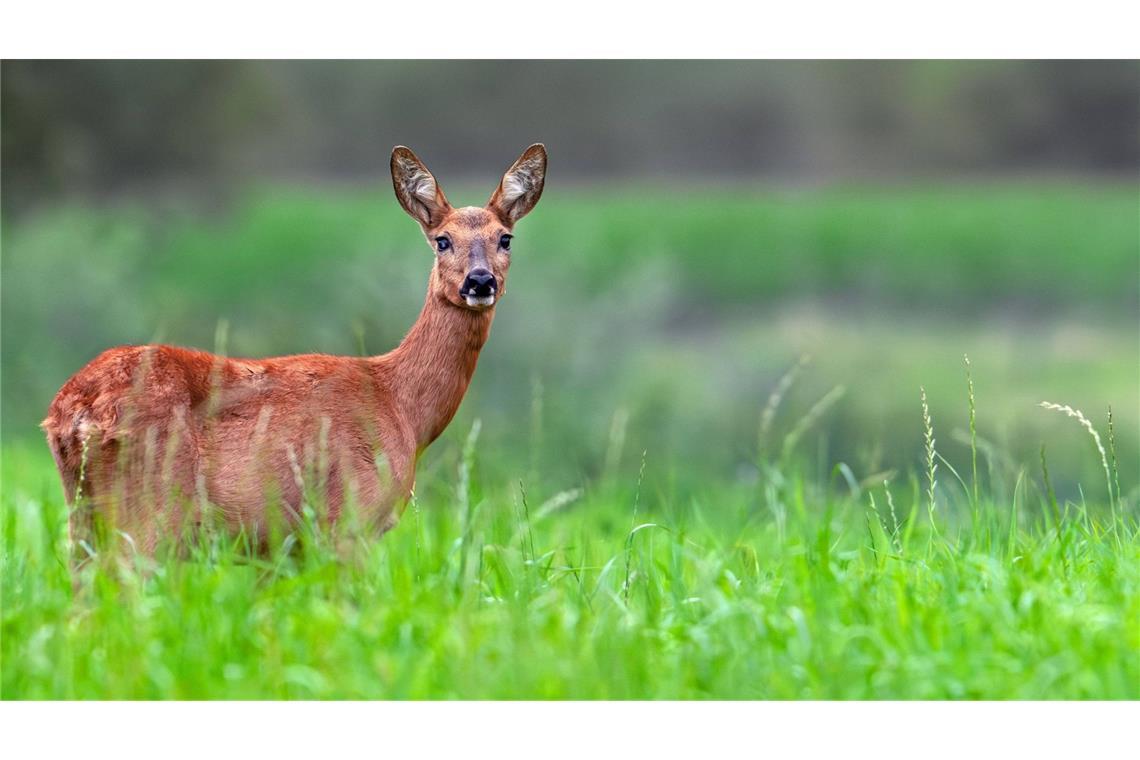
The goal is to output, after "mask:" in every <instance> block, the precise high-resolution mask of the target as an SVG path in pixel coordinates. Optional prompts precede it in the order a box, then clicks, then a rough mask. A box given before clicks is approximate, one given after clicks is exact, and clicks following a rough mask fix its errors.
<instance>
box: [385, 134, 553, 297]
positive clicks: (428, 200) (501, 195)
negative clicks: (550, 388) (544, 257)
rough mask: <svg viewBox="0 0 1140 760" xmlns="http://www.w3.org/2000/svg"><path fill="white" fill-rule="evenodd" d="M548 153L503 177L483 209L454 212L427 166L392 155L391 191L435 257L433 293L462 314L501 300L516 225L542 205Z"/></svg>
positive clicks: (535, 151) (528, 155)
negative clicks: (418, 228)
mask: <svg viewBox="0 0 1140 760" xmlns="http://www.w3.org/2000/svg"><path fill="white" fill-rule="evenodd" d="M545 178H546V148H544V147H543V146H542V145H541V144H539V143H536V144H534V145H532V146H530V147H529V148H527V149H526V150H525V151H523V154H522V155H521V156H519V158H518V160H517V161H515V162H514V163H513V164H512V165H511V167H510V168H509V169H507V171H506V173H505V174H504V175H503V178H502V180H501V181H500V182H499V186H498V187H497V188H496V189H495V192H494V193H492V194H491V199H490V200H489V201H487V205H486V206H483V207H482V208H480V207H478V206H467V207H464V208H452V206H451V204H450V203H448V202H447V197H446V196H445V195H444V194H443V189H442V188H441V187H440V186H439V182H437V181H436V178H435V177H434V176H433V175H432V173H431V172H430V171H428V168H427V167H426V166H425V165H424V163H423V161H421V160H420V159H419V157H418V156H416V154H415V153H413V152H412V151H411V150H410V149H409V148H405V147H404V146H402V145H399V146H397V147H396V148H395V149H393V150H392V186H393V187H394V188H395V190H396V198H397V200H399V201H400V205H401V206H403V208H404V210H405V211H407V212H408V214H409V215H410V216H411V217H412V218H413V219H415V220H416V221H417V222H419V223H420V227H421V228H422V229H423V231H424V236H425V237H426V238H427V241H428V244H429V245H430V246H431V247H432V250H433V251H435V266H434V267H433V268H432V273H431V280H430V284H429V291H430V293H431V294H433V295H435V296H436V297H438V298H440V299H442V300H444V301H446V302H448V303H450V304H452V305H454V306H458V307H460V308H464V309H471V310H476V311H483V310H486V309H491V308H493V307H494V306H495V304H496V303H498V301H499V299H500V298H502V297H503V295H504V294H505V292H506V286H507V270H508V269H509V268H510V266H511V238H512V237H513V231H514V227H515V224H516V223H517V222H518V220H519V219H522V218H523V217H524V216H526V215H527V214H528V213H530V210H531V209H532V208H534V206H535V204H536V203H538V199H539V197H541V196H542V185H543V181H544V180H545Z"/></svg>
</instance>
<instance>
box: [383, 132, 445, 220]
mask: <svg viewBox="0 0 1140 760" xmlns="http://www.w3.org/2000/svg"><path fill="white" fill-rule="evenodd" d="M392 187H393V189H394V190H395V191H396V199H397V200H398V201H399V202H400V205H401V206H403V208H404V210H405V211H407V212H408V214H410V215H411V216H412V217H413V218H414V219H416V220H417V221H418V222H419V223H420V224H422V225H423V226H425V227H432V226H435V225H436V224H438V223H439V222H440V221H442V219H443V215H444V213H445V212H446V210H447V207H448V204H447V198H446V197H445V196H444V194H443V191H442V190H441V189H440V187H439V183H438V182H436V179H435V177H434V176H433V175H432V173H431V172H430V171H428V169H427V167H426V166H425V165H424V163H423V161H421V160H420V159H419V157H418V156H417V155H416V154H415V153H413V152H412V151H411V149H409V148H405V147H404V146H403V145H397V146H396V147H395V148H394V149H393V150H392Z"/></svg>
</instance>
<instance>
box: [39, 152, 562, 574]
mask: <svg viewBox="0 0 1140 760" xmlns="http://www.w3.org/2000/svg"><path fill="white" fill-rule="evenodd" d="M545 167H546V153H545V150H544V149H543V148H542V146H540V145H536V146H532V147H531V148H529V149H528V150H527V151H526V152H525V153H524V154H523V155H522V156H521V157H520V158H519V159H518V161H516V162H515V164H514V165H513V166H512V167H511V168H510V169H509V170H508V171H507V173H506V174H505V175H504V177H503V180H502V181H501V182H500V185H499V188H498V189H497V190H496V191H495V194H494V195H493V196H492V198H491V201H490V202H489V203H488V205H487V206H486V207H485V208H477V207H468V208H462V209H453V208H452V207H451V206H450V205H449V204H448V203H447V200H446V198H445V197H444V195H443V193H442V190H440V189H439V186H438V184H437V183H436V182H435V179H434V177H432V176H431V174H430V173H429V172H428V171H427V169H426V167H424V166H423V164H422V162H420V161H419V159H418V158H416V157H415V155H414V154H413V153H412V152H411V151H409V150H408V149H406V148H397V149H396V150H395V151H394V152H393V157H392V176H393V185H394V187H395V190H396V196H397V198H398V199H399V201H400V203H401V205H402V206H403V207H404V208H405V210H407V211H408V213H409V214H411V215H412V216H413V217H414V218H416V219H417V221H419V222H420V225H421V227H422V228H423V230H424V233H425V235H426V236H427V237H428V239H429V241H430V242H431V243H432V245H433V248H435V249H436V251H437V257H436V262H435V266H434V267H433V269H432V272H431V276H430V279H429V284H428V293H427V297H426V299H425V302H424V307H423V310H422V311H421V312H420V316H419V318H418V319H417V320H416V322H415V324H414V325H413V326H412V328H411V330H410V331H409V332H408V334H407V336H406V337H405V338H404V340H403V341H402V342H401V343H400V345H399V346H398V347H397V348H395V349H394V350H392V351H390V352H389V353H387V354H383V355H381V356H375V357H343V356H328V355H323V354H306V355H299V356H285V357H277V358H271V359H232V358H226V357H222V356H218V355H214V354H210V353H206V352H202V351H193V350H189V349H184V348H176V347H172V346H125V347H119V348H113V349H110V350H108V351H105V352H104V353H103V354H101V355H100V356H98V357H97V358H96V359H94V360H93V361H92V362H91V363H90V364H88V365H87V366H86V367H84V368H83V369H82V370H80V371H79V372H78V373H77V374H76V375H75V376H73V377H72V378H71V379H70V380H68V381H67V383H66V384H64V386H63V388H61V389H60V391H59V393H58V394H57V395H56V397H55V400H54V401H53V402H52V404H51V407H50V408H49V411H48V417H47V419H45V420H44V423H43V428H44V430H45V432H46V433H47V438H48V444H49V447H50V448H51V450H52V454H53V456H54V458H55V461H56V465H57V467H58V469H59V472H60V476H61V479H62V481H63V487H64V494H65V497H66V499H67V502H68V504H69V505H70V506H71V516H70V519H69V533H70V536H71V540H72V543H73V546H76V548H77V552H76V553H77V555H79V556H80V557H82V552H87V551H89V550H90V548H91V546H92V544H93V543H94V542H95V537H94V535H93V531H94V524H95V523H96V521H97V520H98V521H102V522H103V523H106V524H108V525H109V526H111V527H113V528H114V529H115V530H116V531H118V532H120V533H122V534H125V535H127V536H129V537H130V541H131V542H132V543H133V544H134V546H135V547H136V549H138V550H139V551H142V552H146V553H151V552H153V551H154V549H155V547H156V546H157V544H158V542H159V540H160V539H162V538H163V537H167V536H174V537H177V536H178V535H179V534H180V532H181V531H182V530H183V529H185V528H187V527H190V528H193V527H194V526H195V525H196V524H197V523H199V522H200V521H201V520H202V519H203V514H202V511H203V509H204V508H205V506H206V505H212V506H215V507H217V508H218V509H219V510H220V512H221V514H222V516H223V517H224V519H225V522H226V524H227V525H228V526H229V527H230V528H231V529H234V530H237V529H245V530H247V531H249V532H250V533H251V534H252V535H254V536H257V537H260V538H261V539H264V538H265V536H266V534H267V529H268V527H269V523H270V521H271V520H272V519H274V517H275V516H274V515H273V514H271V511H272V508H273V506H274V505H275V504H277V505H280V507H281V510H280V512H281V513H282V516H283V517H284V518H285V519H286V520H287V521H289V520H295V519H296V518H297V516H298V515H299V512H300V508H301V505H302V503H303V502H305V501H306V499H307V498H308V497H310V496H315V497H316V498H315V499H312V500H313V501H316V502H318V503H320V504H322V505H323V508H324V510H325V511H324V513H323V514H322V515H321V517H322V518H324V519H327V521H329V522H335V521H337V520H338V519H339V518H340V517H341V515H342V512H343V510H344V509H345V507H346V505H349V504H351V505H352V506H353V507H354V508H356V510H357V512H358V517H359V518H360V520H361V522H362V523H363V524H365V525H367V526H370V527H372V528H373V529H375V530H376V531H377V532H383V531H385V530H387V529H389V528H391V527H392V526H394V525H395V523H396V522H397V520H398V519H399V508H400V507H401V506H402V505H403V504H404V503H405V502H406V500H407V498H408V496H409V495H410V493H411V490H412V487H413V484H414V480H415V464H416V460H417V458H418V457H419V455H420V453H421V452H422V451H423V450H424V449H425V448H426V447H427V446H428V445H429V444H430V443H431V442H432V441H434V440H435V439H436V438H437V437H438V436H439V435H440V434H441V433H442V432H443V430H444V429H445V428H446V427H447V425H448V423H449V422H450V421H451V419H452V417H453V416H454V415H455V412H456V411H457V410H458V408H459V404H460V402H461V401H462V400H463V396H464V393H465V392H466V390H467V387H468V385H469V383H470V381H471V377H472V375H473V373H474V371H475V366H476V363H477V361H478V357H479V351H480V349H482V347H483V345H484V344H485V342H486V340H487V337H488V335H489V333H490V328H491V322H492V320H493V319H494V308H493V307H494V305H495V304H496V303H497V302H498V300H499V299H500V298H501V297H502V295H503V293H504V292H505V278H506V272H507V268H508V267H509V265H510V256H509V248H510V238H511V237H512V236H511V234H510V233H511V230H512V229H513V225H514V223H515V222H516V221H517V220H518V219H519V218H521V217H522V216H523V215H525V214H526V213H527V212H529V210H530V209H531V208H533V206H534V204H535V203H537V201H538V197H539V196H540V195H541V191H542V183H543V179H544V177H545ZM444 241H446V242H444ZM80 547H81V548H82V552H80V551H79V548H80Z"/></svg>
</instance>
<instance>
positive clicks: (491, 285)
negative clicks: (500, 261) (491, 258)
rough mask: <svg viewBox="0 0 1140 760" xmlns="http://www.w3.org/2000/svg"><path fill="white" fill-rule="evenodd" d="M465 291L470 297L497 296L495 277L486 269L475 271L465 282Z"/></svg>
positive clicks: (472, 271) (468, 275)
mask: <svg viewBox="0 0 1140 760" xmlns="http://www.w3.org/2000/svg"><path fill="white" fill-rule="evenodd" d="M463 290H464V292H465V293H468V294H470V295H473V296H476V297H479V298H484V297H486V296H491V295H494V294H495V275H493V274H491V273H490V272H488V271H487V270H486V269H473V270H471V271H470V272H469V273H468V274H467V279H466V280H464V282H463Z"/></svg>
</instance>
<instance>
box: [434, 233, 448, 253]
mask: <svg viewBox="0 0 1140 760" xmlns="http://www.w3.org/2000/svg"><path fill="white" fill-rule="evenodd" d="M449 248H451V241H450V240H448V239H447V238H445V237H437V238H436V239H435V249H436V250H437V251H439V252H440V253H442V252H443V251H446V250H448V249H449Z"/></svg>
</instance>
